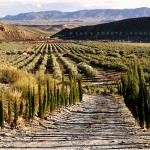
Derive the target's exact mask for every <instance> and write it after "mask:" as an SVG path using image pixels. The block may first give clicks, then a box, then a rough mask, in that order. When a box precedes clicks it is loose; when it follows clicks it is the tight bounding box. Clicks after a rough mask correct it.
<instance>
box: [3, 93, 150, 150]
mask: <svg viewBox="0 0 150 150" xmlns="http://www.w3.org/2000/svg"><path fill="white" fill-rule="evenodd" d="M37 122H38V121H37V120H36V122H34V123H33V125H32V126H31V127H26V128H24V129H23V130H17V129H16V130H10V129H8V128H6V129H4V130H3V131H2V132H1V133H0V147H1V149H42V150H43V149H63V150H65V149H68V150H72V149H77V150H88V149H92V150H97V149H150V133H149V132H144V130H143V129H141V128H140V127H139V126H138V125H137V123H136V122H135V120H134V119H133V117H132V115H131V113H130V112H129V110H128V109H127V108H126V107H125V105H124V104H123V103H121V102H118V101H117V100H114V99H113V98H111V97H110V96H102V95H84V98H83V102H82V103H78V104H76V105H75V106H72V107H66V108H61V109H60V110H58V111H57V112H55V113H54V114H53V115H50V116H48V117H47V120H45V121H43V122H42V123H41V124H40V125H39V124H37Z"/></svg>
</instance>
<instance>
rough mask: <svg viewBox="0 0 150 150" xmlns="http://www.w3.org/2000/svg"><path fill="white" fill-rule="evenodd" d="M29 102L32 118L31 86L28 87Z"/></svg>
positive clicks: (30, 116)
mask: <svg viewBox="0 0 150 150" xmlns="http://www.w3.org/2000/svg"><path fill="white" fill-rule="evenodd" d="M28 104H29V119H31V118H32V91H31V88H30V87H28Z"/></svg>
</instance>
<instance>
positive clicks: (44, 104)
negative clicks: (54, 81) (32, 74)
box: [43, 87, 47, 117]
mask: <svg viewBox="0 0 150 150" xmlns="http://www.w3.org/2000/svg"><path fill="white" fill-rule="evenodd" d="M46 111H47V97H46V89H45V87H44V99H43V117H44V116H45V114H46Z"/></svg>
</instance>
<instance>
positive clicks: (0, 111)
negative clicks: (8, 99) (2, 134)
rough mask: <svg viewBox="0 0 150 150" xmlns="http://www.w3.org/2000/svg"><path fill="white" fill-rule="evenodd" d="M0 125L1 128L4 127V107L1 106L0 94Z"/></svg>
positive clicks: (0, 98)
mask: <svg viewBox="0 0 150 150" xmlns="http://www.w3.org/2000/svg"><path fill="white" fill-rule="evenodd" d="M0 127H1V129H3V128H4V108H3V101H2V97H1V96H0Z"/></svg>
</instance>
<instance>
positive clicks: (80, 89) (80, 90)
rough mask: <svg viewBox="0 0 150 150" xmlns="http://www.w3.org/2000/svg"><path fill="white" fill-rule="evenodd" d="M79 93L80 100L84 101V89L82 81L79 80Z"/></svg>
mask: <svg viewBox="0 0 150 150" xmlns="http://www.w3.org/2000/svg"><path fill="white" fill-rule="evenodd" d="M78 91H79V100H80V102H81V101H82V98H83V89H82V79H81V78H79V80H78Z"/></svg>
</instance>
